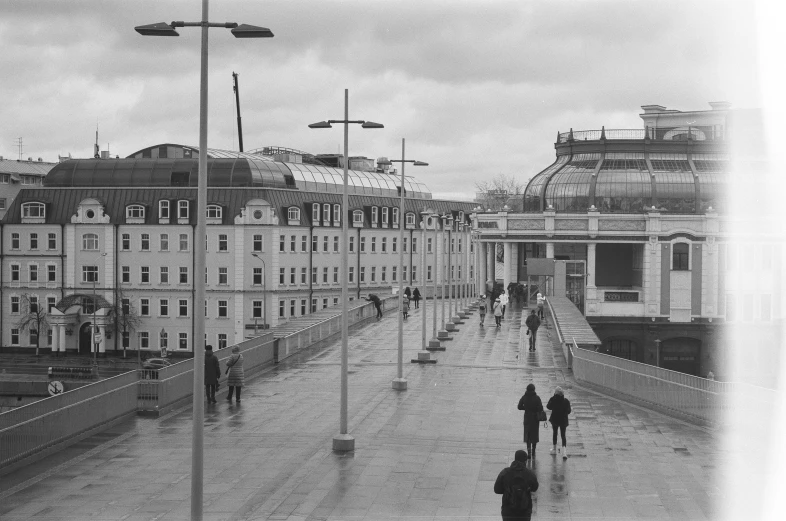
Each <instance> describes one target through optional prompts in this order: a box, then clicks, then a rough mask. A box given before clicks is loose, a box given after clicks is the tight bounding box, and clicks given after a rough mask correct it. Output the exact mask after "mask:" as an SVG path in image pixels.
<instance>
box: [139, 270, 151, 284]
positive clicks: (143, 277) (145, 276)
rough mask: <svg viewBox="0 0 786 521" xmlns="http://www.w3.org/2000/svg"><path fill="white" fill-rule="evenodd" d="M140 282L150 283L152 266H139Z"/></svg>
mask: <svg viewBox="0 0 786 521" xmlns="http://www.w3.org/2000/svg"><path fill="white" fill-rule="evenodd" d="M139 282H140V284H150V266H141V267H140V268H139Z"/></svg>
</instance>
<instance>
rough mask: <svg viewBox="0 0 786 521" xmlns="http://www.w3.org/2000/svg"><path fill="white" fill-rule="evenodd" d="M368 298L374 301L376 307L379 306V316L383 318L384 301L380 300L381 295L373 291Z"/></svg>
mask: <svg viewBox="0 0 786 521" xmlns="http://www.w3.org/2000/svg"><path fill="white" fill-rule="evenodd" d="M366 300H368V301H369V302H373V303H374V307H375V308H377V318H382V301H381V300H379V297H378V296H376V295H374V294H373V293H372V294H370V295H369V296H368V297H366Z"/></svg>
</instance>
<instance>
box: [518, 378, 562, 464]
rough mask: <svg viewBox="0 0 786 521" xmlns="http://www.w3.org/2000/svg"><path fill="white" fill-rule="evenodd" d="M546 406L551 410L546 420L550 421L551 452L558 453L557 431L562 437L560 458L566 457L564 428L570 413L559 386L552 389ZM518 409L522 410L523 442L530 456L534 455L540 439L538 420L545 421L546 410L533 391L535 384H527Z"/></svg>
mask: <svg viewBox="0 0 786 521" xmlns="http://www.w3.org/2000/svg"><path fill="white" fill-rule="evenodd" d="M546 408H547V409H548V410H550V411H551V417H550V418H549V419H548V421H549V422H550V423H551V429H552V431H553V436H552V441H553V445H554V448H552V449H551V452H550V453H551V454H558V453H559V452H560V451H559V450H557V431H559V434H560V437H561V438H562V459H567V458H568V450H567V440H566V438H565V429H566V428H567V427H568V415H569V414H570V411H571V409H570V400H568V399H567V398H565V393H564V391H563V390H562V388H561V387H557V388H556V389H555V390H554V396H552V397H551V398H549V401H548V403H547V404H546ZM518 409H519V410H520V411H524V443H525V444H526V445H527V452H528V453H529V454H531V456H532V457H534V456H535V448H536V446H537V444H538V442H539V441H540V422H542V421H543V422H545V421H546V412H545V411H544V410H543V402H542V401H541V400H540V396H538V395H537V393H536V392H535V385H534V384H529V385H527V390H526V391H525V392H524V396H522V397H521V399H520V400H519V405H518Z"/></svg>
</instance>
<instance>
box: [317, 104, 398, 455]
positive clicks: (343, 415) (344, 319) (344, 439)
mask: <svg viewBox="0 0 786 521" xmlns="http://www.w3.org/2000/svg"><path fill="white" fill-rule="evenodd" d="M332 123H343V124H344V195H343V198H342V200H341V201H342V207H341V211H342V212H343V213H344V215H343V216H342V219H341V237H342V238H341V240H342V242H343V245H342V248H341V281H342V284H341V412H340V432H339V434H338V435H336V436H335V437H333V450H335V451H342V452H343V451H352V450H355V438H353V437H352V436H350V435H349V433H348V432H347V373H348V365H349V364H348V360H347V351H348V348H347V341H348V338H349V328H348V315H349V305H348V301H349V288H348V286H347V266H348V265H349V253H348V248H349V228H348V224H349V223H348V222H347V221H348V220H349V218H348V216H349V195H348V194H347V185H348V183H349V151H348V148H349V124H350V123H359V124H360V126H362V127H363V128H385V127H384V126H383V125H382V124H381V123H374V122H373V121H363V120H362V119H361V120H350V119H349V89H344V119H330V120H328V121H319V122H317V123H312V124H310V125H309V126H308V127H309V128H333V126H332V125H331V124H332ZM402 217H403V216H399V219H401V218H402Z"/></svg>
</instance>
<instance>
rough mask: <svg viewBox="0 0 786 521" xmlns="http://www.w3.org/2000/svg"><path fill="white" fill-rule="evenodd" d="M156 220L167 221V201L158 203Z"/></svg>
mask: <svg viewBox="0 0 786 521" xmlns="http://www.w3.org/2000/svg"><path fill="white" fill-rule="evenodd" d="M158 218H159V219H169V201H158Z"/></svg>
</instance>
